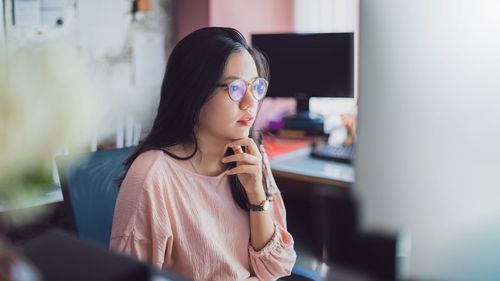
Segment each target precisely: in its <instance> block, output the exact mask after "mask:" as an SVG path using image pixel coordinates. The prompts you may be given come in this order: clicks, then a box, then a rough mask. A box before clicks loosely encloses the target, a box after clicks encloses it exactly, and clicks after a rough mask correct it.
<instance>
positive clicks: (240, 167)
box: [222, 138, 265, 203]
mask: <svg viewBox="0 0 500 281" xmlns="http://www.w3.org/2000/svg"><path fill="white" fill-rule="evenodd" d="M228 147H230V148H231V149H232V150H233V151H234V153H235V154H234V155H230V156H227V157H224V158H222V162H223V163H230V162H236V167H235V168H233V169H230V170H228V171H227V174H228V175H238V179H239V180H240V182H241V184H242V185H243V187H244V188H245V191H246V193H247V196H248V199H249V201H250V203H260V202H261V201H262V200H263V199H265V192H264V187H263V185H262V155H261V154H260V151H259V149H258V147H257V144H255V142H254V141H253V140H252V139H251V138H243V139H239V140H236V141H233V142H231V143H229V144H228ZM242 147H245V152H243V149H242ZM252 199H255V200H252ZM259 200H260V201H259ZM252 201H254V202H252Z"/></svg>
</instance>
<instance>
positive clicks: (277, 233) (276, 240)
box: [248, 224, 281, 257]
mask: <svg viewBox="0 0 500 281" xmlns="http://www.w3.org/2000/svg"><path fill="white" fill-rule="evenodd" d="M280 237H281V230H280V228H279V227H278V226H277V225H276V224H274V234H273V236H272V237H271V239H270V240H269V242H267V244H266V245H265V246H264V248H262V249H260V250H259V251H256V250H255V249H254V248H253V247H252V245H249V246H248V250H249V252H250V255H252V256H255V257H263V256H267V255H269V253H271V252H272V251H273V250H274V249H276V248H277V247H278V246H279V245H280V243H281V241H280V240H281V239H280Z"/></svg>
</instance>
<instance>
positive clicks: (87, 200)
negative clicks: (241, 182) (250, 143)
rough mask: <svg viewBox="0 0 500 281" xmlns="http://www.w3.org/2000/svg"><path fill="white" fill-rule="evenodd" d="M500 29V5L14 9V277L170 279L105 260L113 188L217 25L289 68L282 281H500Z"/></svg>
mask: <svg viewBox="0 0 500 281" xmlns="http://www.w3.org/2000/svg"><path fill="white" fill-rule="evenodd" d="M499 19H500V4H498V3H497V1H494V0H484V1H470V0H459V1H449V0H434V1H431V0H428V1H427V0H426V1H418V0H410V1H397V0H379V1H368V0H367V1H363V0H253V1H243V0H135V1H132V0H106V1H97V0H0V52H1V53H0V75H1V76H0V280H69V279H71V280H77V279H74V278H73V277H74V276H76V275H78V276H81V278H82V280H128V279H126V278H132V279H130V280H142V279H144V280H151V279H153V278H155V276H160V275H161V274H165V273H162V272H160V273H159V272H156V271H154V270H153V269H151V268H149V267H148V266H147V265H144V264H140V263H139V265H138V263H137V262H136V261H134V260H129V259H128V258H127V257H124V256H118V255H116V256H115V255H114V254H112V253H109V252H108V251H107V250H106V249H107V246H108V245H107V244H108V243H109V232H110V228H111V222H112V213H113V209H114V200H115V199H116V195H117V186H116V182H115V181H114V179H115V178H116V177H117V176H118V175H119V174H120V173H121V171H122V166H121V163H122V162H123V160H124V159H125V158H126V157H127V156H128V155H130V153H131V152H132V151H133V149H134V147H135V146H136V145H137V144H138V143H140V141H141V140H142V139H143V138H144V137H145V136H146V135H147V133H148V132H149V130H150V127H151V125H152V121H153V118H154V116H155V115H156V110H157V103H158V101H159V97H160V88H161V82H162V79H163V75H164V72H165V66H166V62H167V60H168V57H169V54H170V52H171V50H172V48H173V46H175V44H176V43H177V42H178V41H179V40H181V39H182V38H183V37H184V36H186V35H187V34H189V33H190V32H192V31H194V30H196V29H198V28H202V27H206V26H228V27H233V28H236V29H238V30H239V31H241V32H242V34H243V35H244V36H245V37H246V39H247V40H248V41H249V42H250V43H251V44H252V45H253V46H254V47H256V48H258V49H260V50H261V51H262V52H263V53H264V54H265V55H266V56H267V57H268V59H269V61H270V68H271V79H270V88H269V92H268V95H267V97H266V98H265V99H264V101H263V103H262V104H261V109H260V112H259V115H258V117H257V120H256V122H255V124H254V127H253V131H254V133H253V135H252V136H253V137H255V138H258V139H260V140H262V142H263V144H264V147H265V148H266V151H267V153H268V154H269V156H270V158H271V169H272V172H273V175H274V177H275V179H276V181H277V183H278V186H279V188H280V190H281V192H282V194H283V198H284V200H285V205H286V208H287V220H288V228H289V230H290V232H291V233H292V234H293V236H294V239H295V248H296V250H297V254H298V259H297V263H296V265H295V267H294V270H293V274H292V276H290V277H286V278H284V279H283V280H345V281H349V280H499V279H500V271H499V269H498V268H499V267H498V266H497V261H498V260H500V256H499V253H500V251H499V248H500V240H499V238H498V237H500V208H499V206H500V205H499V204H497V198H499V197H500V190H499V186H500V185H499V184H498V179H497V178H498V177H497V167H500V163H499V159H500V126H499V123H498V120H500V115H499V112H500V110H499V109H500V108H499V107H500V93H499V91H498V89H500V82H499V81H500V80H498V73H500V53H499V52H498V50H500V39H499V38H500V20H499ZM358 117H359V118H358ZM358 123H359V126H358ZM54 228H59V229H62V232H54V231H53V229H54ZM47 230H49V231H48V232H47ZM62 245H65V246H64V247H63V246H62ZM54 248H60V249H63V248H64V249H66V250H67V251H60V252H54V251H52V249H54ZM74 253H81V254H74ZM97 257H100V258H102V259H103V260H102V261H100V259H99V258H97ZM89 260H95V261H96V263H95V264H92V267H93V268H96V269H97V268H98V270H91V271H89V270H88V269H87V268H85V267H82V266H81V265H82V262H83V264H84V263H85V262H88V261H89ZM50 261H54V263H56V262H61V261H65V262H66V264H67V266H66V267H64V268H61V267H58V266H54V264H52V263H51V262H50ZM117 264H118V265H119V264H128V265H130V267H128V266H127V267H126V268H129V269H130V270H129V271H127V272H122V271H120V270H119V269H117V268H121V270H123V268H125V266H115V265H117ZM19 268H21V269H19ZM108 271H109V272H110V273H109V275H106V276H107V277H103V276H104V275H105V274H99V273H103V272H108ZM92 274H94V275H92ZM123 276H128V277H126V278H125V277H123ZM99 278H103V279H99ZM162 278H165V279H166V280H170V279H172V280H177V278H179V277H178V276H175V275H168V276H162ZM169 278H170V279H169ZM179 280H180V279H179Z"/></svg>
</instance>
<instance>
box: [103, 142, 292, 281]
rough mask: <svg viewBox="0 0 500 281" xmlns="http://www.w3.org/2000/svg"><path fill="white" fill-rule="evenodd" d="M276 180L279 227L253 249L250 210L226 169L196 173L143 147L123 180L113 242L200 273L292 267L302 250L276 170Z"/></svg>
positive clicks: (275, 274)
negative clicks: (288, 222)
mask: <svg viewBox="0 0 500 281" xmlns="http://www.w3.org/2000/svg"><path fill="white" fill-rule="evenodd" d="M264 159H265V163H266V164H267V165H266V166H267V167H269V162H268V160H267V157H266V156H265V155H264ZM266 171H267V172H268V174H269V175H271V173H270V170H269V168H267V169H266ZM270 188H271V190H270V191H271V193H272V194H274V196H273V201H272V204H271V206H272V207H271V210H270V212H272V215H273V218H274V222H275V231H274V235H273V237H272V238H271V240H270V241H269V242H268V244H267V245H266V246H265V247H264V248H263V249H261V250H260V251H255V250H254V249H253V248H252V246H251V245H250V224H249V215H248V213H247V212H245V211H243V210H242V209H241V208H240V207H238V206H237V205H236V203H235V202H234V200H233V198H232V195H231V191H230V187H229V181H228V176H227V175H225V173H222V174H220V175H218V176H215V177H209V176H202V175H198V174H196V173H193V172H191V171H189V170H187V169H185V168H184V167H181V166H180V165H178V164H177V163H176V162H174V160H173V159H172V158H170V157H169V156H167V155H166V154H164V153H163V152H161V151H158V150H157V151H148V152H145V153H143V154H141V155H140V156H139V157H138V158H137V159H136V160H135V161H134V163H133V164H132V166H131V167H130V169H129V171H128V173H127V175H126V177H125V180H124V181H123V184H122V186H121V188H120V192H119V195H118V199H117V202H116V207H115V214H114V219H113V229H112V233H111V243H110V248H111V249H112V250H115V251H118V252H124V253H128V254H130V255H132V256H135V257H137V258H138V259H140V260H143V261H146V262H149V263H152V264H154V265H156V266H158V267H160V268H164V269H168V270H172V271H174V272H177V273H179V274H181V275H182V276H185V277H188V278H193V279H195V280H276V279H278V278H279V277H282V276H286V275H289V274H290V272H291V269H292V267H293V265H294V263H295V259H296V254H295V251H294V249H293V238H292V236H291V235H290V233H288V231H287V229H286V218H285V207H284V205H283V200H282V198H281V195H280V193H279V190H278V188H277V186H276V183H275V181H274V179H272V178H271V187H270Z"/></svg>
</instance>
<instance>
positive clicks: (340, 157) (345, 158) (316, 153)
mask: <svg viewBox="0 0 500 281" xmlns="http://www.w3.org/2000/svg"><path fill="white" fill-rule="evenodd" d="M311 157H314V158H319V159H325V160H333V161H338V162H343V163H351V162H352V158H353V148H352V146H346V145H325V146H320V147H316V148H315V149H314V150H313V151H312V152H311Z"/></svg>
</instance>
